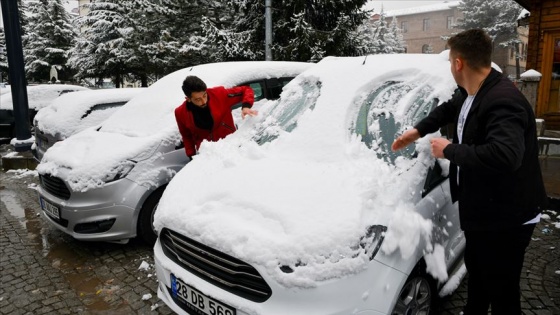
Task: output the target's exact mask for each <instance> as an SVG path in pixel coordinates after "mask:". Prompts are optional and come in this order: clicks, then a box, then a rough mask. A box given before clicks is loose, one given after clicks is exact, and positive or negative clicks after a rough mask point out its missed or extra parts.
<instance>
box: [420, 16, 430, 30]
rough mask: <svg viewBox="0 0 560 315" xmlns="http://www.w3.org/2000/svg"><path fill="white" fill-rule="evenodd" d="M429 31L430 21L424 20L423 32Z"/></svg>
mask: <svg viewBox="0 0 560 315" xmlns="http://www.w3.org/2000/svg"><path fill="white" fill-rule="evenodd" d="M429 29H430V19H424V24H423V27H422V30H423V31H424V32H426V31H428V30H429Z"/></svg>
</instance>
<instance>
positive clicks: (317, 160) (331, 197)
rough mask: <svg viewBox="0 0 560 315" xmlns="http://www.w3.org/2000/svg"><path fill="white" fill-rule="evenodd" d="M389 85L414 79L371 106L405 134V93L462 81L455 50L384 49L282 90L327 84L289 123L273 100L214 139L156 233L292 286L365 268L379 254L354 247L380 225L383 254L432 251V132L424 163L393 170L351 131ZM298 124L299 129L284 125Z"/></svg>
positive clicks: (287, 96) (295, 95)
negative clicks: (425, 196) (452, 59)
mask: <svg viewBox="0 0 560 315" xmlns="http://www.w3.org/2000/svg"><path fill="white" fill-rule="evenodd" d="M386 80H389V81H399V82H404V83H403V87H402V91H399V92H394V93H393V94H398V93H404V95H405V96H404V97H401V98H398V97H397V96H396V95H393V94H391V95H390V96H387V99H385V100H384V103H383V104H382V105H383V106H382V107H379V108H375V109H374V110H373V111H374V112H375V111H376V112H377V113H379V112H386V113H391V114H393V115H394V117H395V120H397V121H400V122H403V123H404V124H403V125H402V126H401V127H400V132H402V130H403V129H404V128H406V127H410V122H409V121H407V120H406V119H407V116H406V115H405V113H407V111H409V110H411V108H413V106H414V105H413V104H414V101H415V99H413V98H411V97H410V96H409V95H408V94H406V91H413V92H411V94H412V93H420V92H421V91H424V89H427V90H428V91H430V92H428V93H427V94H426V95H423V97H425V98H426V99H433V98H438V99H439V101H440V103H441V102H443V101H445V100H447V99H449V98H450V97H451V95H452V93H453V91H454V90H455V88H456V84H455V82H454V80H453V78H452V76H451V73H450V70H449V62H448V60H447V55H446V54H441V55H411V54H408V55H376V56H369V57H368V59H367V60H366V62H365V64H364V57H353V58H336V57H330V58H326V59H323V60H322V61H321V62H320V63H319V64H318V65H316V66H315V67H313V68H311V69H310V70H308V71H307V72H305V73H304V74H303V75H300V76H299V77H297V78H296V79H294V80H293V81H292V82H290V84H288V85H287V86H286V87H285V88H284V92H283V93H282V95H281V101H280V103H281V104H289V103H290V102H291V103H295V104H298V102H297V101H298V99H301V98H304V99H305V98H313V97H314V96H315V89H317V88H315V89H313V87H314V86H317V85H319V84H320V85H321V89H320V95H318V99H317V101H316V103H314V104H312V105H314V106H310V104H309V102H308V103H305V102H304V104H306V105H307V106H303V108H301V109H300V110H299V111H298V110H297V108H292V107H289V106H288V108H287V109H285V112H288V111H289V112H290V113H291V115H293V116H294V117H293V118H291V119H289V120H288V121H284V122H283V121H280V122H279V121H278V119H279V118H280V117H282V115H281V114H282V111H278V110H275V105H277V104H278V102H268V103H266V104H263V105H262V106H261V107H260V108H258V109H259V111H260V114H259V116H257V117H252V118H250V119H245V120H244V121H242V122H241V123H240V126H239V131H238V132H236V133H235V134H233V135H231V136H229V137H228V138H226V139H224V140H221V141H218V142H204V143H203V144H202V146H201V149H200V153H199V154H198V155H196V156H195V157H194V160H193V161H192V162H191V163H189V164H188V165H187V166H185V167H184V168H183V169H182V170H181V171H180V172H179V173H178V174H177V175H176V176H175V178H174V179H173V180H172V181H171V183H170V184H169V185H168V187H167V189H166V191H165V193H164V195H163V197H162V199H161V201H160V203H159V206H158V211H157V212H156V214H155V222H154V224H155V226H156V228H157V229H161V228H163V227H166V228H169V229H172V230H174V231H176V232H179V233H181V234H183V235H186V236H189V237H191V238H193V239H195V240H197V241H200V242H202V243H204V244H206V245H209V246H211V247H214V248H216V249H218V250H221V251H223V252H226V253H229V254H231V255H233V256H235V257H237V258H240V259H242V260H244V261H246V262H248V263H252V264H255V265H260V266H265V267H266V268H267V271H268V272H269V274H270V275H271V276H272V277H274V278H275V279H276V280H277V281H278V282H279V283H281V284H283V285H285V286H288V287H290V286H303V287H308V286H314V285H315V284H316V282H317V281H323V280H327V279H332V278H336V277H341V276H343V275H347V274H351V273H355V272H358V271H360V270H363V268H365V267H366V266H367V264H368V262H369V258H368V257H367V255H366V254H365V252H364V251H363V250H361V249H360V248H356V247H355V245H356V244H357V243H358V241H359V239H360V237H361V236H363V235H364V233H365V230H366V227H368V226H370V225H373V224H382V225H385V226H388V231H387V233H386V235H385V241H384V242H383V247H382V250H383V252H385V253H392V252H394V251H399V252H400V255H401V256H403V257H408V256H409V255H411V254H412V252H414V250H416V249H417V248H425V250H426V251H427V252H432V251H433V250H434V248H433V246H432V244H431V240H430V235H431V228H432V223H431V221H430V220H428V219H425V218H423V217H422V216H421V215H420V214H419V213H417V212H416V211H415V210H414V205H415V203H416V202H418V199H419V198H420V188H418V187H419V186H420V184H423V180H424V176H425V171H426V168H427V167H426V165H429V164H430V163H433V160H432V158H431V157H430V152H429V141H428V139H421V140H420V141H419V143H418V145H417V150H418V151H419V152H418V153H419V154H418V158H417V159H415V160H409V159H403V158H400V159H397V160H396V163H395V165H393V164H389V163H387V162H385V161H384V160H383V159H381V158H379V157H378V154H377V153H380V152H382V151H383V149H382V148H381V146H382V145H383V143H373V144H372V146H373V147H372V149H369V148H368V147H367V146H366V145H364V142H362V141H361V138H360V137H358V136H356V135H354V134H353V132H351V131H350V130H351V129H352V128H353V124H354V122H355V117H356V116H357V114H358V110H359V106H360V105H361V104H362V103H363V102H364V100H365V99H366V97H367V96H368V94H369V93H371V91H373V90H374V89H375V87H376V86H380V84H382V83H384V82H385V81H386ZM305 82H307V84H305ZM319 82H320V83H319ZM301 86H307V87H308V89H307V90H305V88H300V87H301ZM430 87H431V90H430ZM403 91H404V92H403ZM380 106H381V105H380ZM295 121H297V127H296V128H295V129H294V130H293V131H292V132H291V133H288V132H286V131H284V130H283V128H280V127H281V126H282V125H284V128H286V126H290V123H291V122H295ZM279 125H280V126H279ZM370 127H371V128H372V129H376V126H370ZM263 134H264V135H274V136H278V138H277V139H276V140H273V141H269V142H267V143H264V144H262V145H258V144H257V143H256V142H255V141H252V140H251V138H252V137H254V136H258V135H260V136H262V135H263ZM393 139H394V138H393V136H392V135H391V136H390V139H389V140H388V141H391V142H392V140H393ZM389 145H390V143H389ZM433 257H434V259H433V264H434V266H433V270H434V272H435V273H436V274H438V275H441V274H442V273H441V266H440V265H438V264H444V262H443V259H442V257H441V255H440V251H439V249H438V247H436V251H435V252H434V255H433ZM296 263H303V265H304V266H301V267H298V268H295V269H296V270H295V271H294V272H293V273H291V274H284V273H281V272H279V271H278V268H277V266H278V265H295V264H296ZM444 277H446V275H445V276H441V278H444Z"/></svg>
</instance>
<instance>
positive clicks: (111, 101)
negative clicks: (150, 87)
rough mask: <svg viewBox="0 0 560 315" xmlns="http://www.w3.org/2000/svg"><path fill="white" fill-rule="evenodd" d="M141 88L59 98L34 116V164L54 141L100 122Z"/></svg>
mask: <svg viewBox="0 0 560 315" xmlns="http://www.w3.org/2000/svg"><path fill="white" fill-rule="evenodd" d="M145 90H146V89H145V88H125V89H102V90H87V91H79V92H75V93H71V94H66V95H62V96H60V97H58V98H56V99H55V100H54V101H52V103H51V105H49V106H47V107H44V108H42V109H41V110H39V111H38V112H37V115H35V119H34V121H33V126H34V127H35V128H34V129H35V145H34V146H33V148H32V149H33V150H32V151H33V156H34V157H35V159H37V161H39V162H40V161H41V158H42V157H43V155H44V154H45V151H46V150H47V149H48V148H50V147H51V146H52V145H53V144H55V143H56V142H58V141H62V140H64V139H66V138H68V137H69V136H71V135H73V134H75V133H77V132H79V131H82V130H84V129H86V128H90V127H93V126H96V125H99V124H100V123H102V122H103V121H104V120H105V119H107V118H109V116H111V115H112V114H113V113H114V112H115V111H116V110H117V109H118V108H119V107H121V106H123V105H124V104H125V103H126V102H128V101H129V100H130V99H131V98H133V97H134V96H136V95H138V94H140V93H141V92H143V91H145Z"/></svg>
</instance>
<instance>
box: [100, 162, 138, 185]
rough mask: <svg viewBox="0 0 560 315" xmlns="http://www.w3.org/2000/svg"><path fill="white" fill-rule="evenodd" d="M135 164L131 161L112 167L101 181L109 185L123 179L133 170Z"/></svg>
mask: <svg viewBox="0 0 560 315" xmlns="http://www.w3.org/2000/svg"><path fill="white" fill-rule="evenodd" d="M135 164H136V163H135V162H133V161H125V162H123V163H122V164H120V165H118V166H116V167H114V168H113V169H112V170H111V171H110V172H109V173H107V174H106V175H105V176H104V177H103V181H104V182H106V183H110V182H113V181H116V180H118V179H121V178H125V177H126V175H128V173H130V171H132V169H133V168H134V165H135Z"/></svg>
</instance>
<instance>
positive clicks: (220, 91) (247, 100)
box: [175, 86, 254, 156]
mask: <svg viewBox="0 0 560 315" xmlns="http://www.w3.org/2000/svg"><path fill="white" fill-rule="evenodd" d="M206 93H207V94H208V108H209V109H210V114H211V115H212V119H213V121H214V125H213V127H212V130H206V129H201V128H198V127H197V126H196V125H195V123H194V118H193V114H192V112H191V111H190V110H189V109H188V108H187V101H184V102H183V104H181V106H179V107H177V108H175V119H176V120H177V126H178V127H179V132H180V133H181V136H182V137H183V144H184V145H185V152H186V153H187V155H188V156H193V155H195V154H196V151H197V150H198V148H199V147H200V144H201V143H202V141H203V140H208V141H218V140H220V139H222V138H225V137H226V136H227V135H229V134H231V133H233V132H234V131H235V130H236V129H235V124H234V123H233V116H232V115H231V107H232V106H233V105H236V104H239V103H243V104H249V105H250V106H253V101H254V93H253V89H251V87H249V86H237V87H233V88H230V89H226V88H224V87H223V86H218V87H213V88H209V89H207V90H206Z"/></svg>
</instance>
